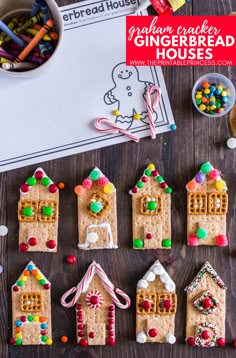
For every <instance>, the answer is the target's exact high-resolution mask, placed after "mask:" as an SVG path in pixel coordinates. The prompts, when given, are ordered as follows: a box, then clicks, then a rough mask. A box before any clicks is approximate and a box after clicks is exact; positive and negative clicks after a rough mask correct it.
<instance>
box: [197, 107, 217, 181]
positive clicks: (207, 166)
mask: <svg viewBox="0 0 236 358" xmlns="http://www.w3.org/2000/svg"><path fill="white" fill-rule="evenodd" d="M211 112H212V111H210V113H211ZM213 113H214V112H213ZM200 169H201V172H202V173H204V174H208V173H209V172H210V171H211V170H212V169H213V167H212V165H211V164H210V163H203V164H202V165H201V168H200Z"/></svg>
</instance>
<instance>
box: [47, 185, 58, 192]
mask: <svg viewBox="0 0 236 358" xmlns="http://www.w3.org/2000/svg"><path fill="white" fill-rule="evenodd" d="M48 190H49V192H50V193H52V194H54V193H56V192H57V190H58V189H57V186H56V184H50V185H49V187H48Z"/></svg>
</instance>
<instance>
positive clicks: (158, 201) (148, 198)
mask: <svg viewBox="0 0 236 358" xmlns="http://www.w3.org/2000/svg"><path fill="white" fill-rule="evenodd" d="M150 201H153V202H155V203H156V209H155V210H149V209H148V207H147V205H148V202H150ZM140 212H141V214H143V215H157V214H161V213H162V198H161V195H155V196H154V195H143V196H142V197H141V199H140Z"/></svg>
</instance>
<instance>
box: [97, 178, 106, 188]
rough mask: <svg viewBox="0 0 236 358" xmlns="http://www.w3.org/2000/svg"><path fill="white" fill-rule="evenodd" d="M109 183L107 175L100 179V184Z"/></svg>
mask: <svg viewBox="0 0 236 358" xmlns="http://www.w3.org/2000/svg"><path fill="white" fill-rule="evenodd" d="M108 183H109V180H108V179H107V178H106V177H101V178H99V179H98V185H99V186H105V185H106V184H108Z"/></svg>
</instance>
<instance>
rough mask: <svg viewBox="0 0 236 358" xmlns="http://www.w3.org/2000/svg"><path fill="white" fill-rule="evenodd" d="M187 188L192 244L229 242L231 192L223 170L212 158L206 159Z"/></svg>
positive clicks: (189, 240) (188, 224)
mask: <svg viewBox="0 0 236 358" xmlns="http://www.w3.org/2000/svg"><path fill="white" fill-rule="evenodd" d="M186 188H187V191H188V193H187V210H188V214H187V215H188V219H187V237H188V245H190V246H198V245H217V246H226V245H227V244H228V240H227V236H226V214H227V210H228V195H227V192H226V191H227V186H226V183H225V181H224V180H222V178H221V176H220V172H219V171H218V170H217V169H214V168H213V166H212V165H211V164H210V163H209V162H207V163H203V164H202V165H201V167H200V171H199V172H198V173H197V174H196V175H195V177H194V178H193V179H192V180H191V181H190V182H188V184H187V185H186Z"/></svg>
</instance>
